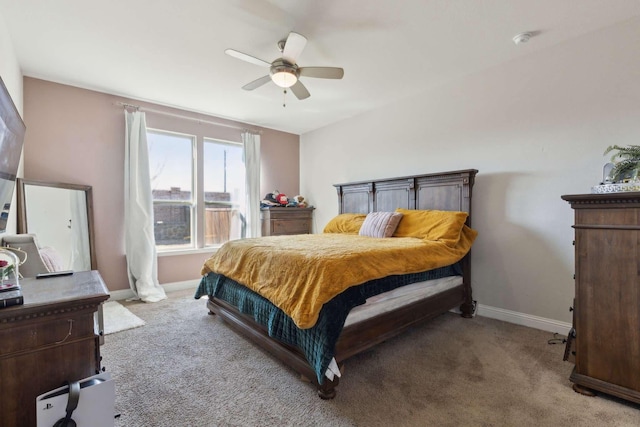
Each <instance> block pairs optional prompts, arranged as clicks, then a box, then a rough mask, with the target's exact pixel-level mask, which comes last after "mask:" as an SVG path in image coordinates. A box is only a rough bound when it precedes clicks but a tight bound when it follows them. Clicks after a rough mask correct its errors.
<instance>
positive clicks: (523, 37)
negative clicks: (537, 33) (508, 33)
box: [513, 33, 532, 45]
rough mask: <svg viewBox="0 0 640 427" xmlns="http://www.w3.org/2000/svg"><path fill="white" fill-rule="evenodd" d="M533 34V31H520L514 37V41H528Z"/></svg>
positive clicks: (517, 42)
mask: <svg viewBox="0 0 640 427" xmlns="http://www.w3.org/2000/svg"><path fill="white" fill-rule="evenodd" d="M531 36H532V34H531V33H520V34H518V35H516V36H515V37H514V38H513V42H514V43H515V44H517V45H518V44H520V43H526V42H528V41H529V39H530V38H531Z"/></svg>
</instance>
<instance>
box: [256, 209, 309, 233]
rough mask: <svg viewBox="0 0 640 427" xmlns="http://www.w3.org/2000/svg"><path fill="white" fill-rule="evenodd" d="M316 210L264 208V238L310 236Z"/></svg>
mask: <svg viewBox="0 0 640 427" xmlns="http://www.w3.org/2000/svg"><path fill="white" fill-rule="evenodd" d="M313 209H314V208H294V207H291V208H278V207H276V208H262V209H260V220H261V222H262V235H263V236H280V235H288V234H310V233H311V228H312V217H313Z"/></svg>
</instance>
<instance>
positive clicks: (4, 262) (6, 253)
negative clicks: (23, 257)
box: [0, 248, 20, 287]
mask: <svg viewBox="0 0 640 427" xmlns="http://www.w3.org/2000/svg"><path fill="white" fill-rule="evenodd" d="M19 266H20V259H19V258H18V256H17V255H16V254H15V253H13V252H12V251H10V250H9V249H4V248H0V279H1V280H0V284H1V285H2V287H10V286H13V285H18V284H19V277H20V273H19V271H18V269H19Z"/></svg>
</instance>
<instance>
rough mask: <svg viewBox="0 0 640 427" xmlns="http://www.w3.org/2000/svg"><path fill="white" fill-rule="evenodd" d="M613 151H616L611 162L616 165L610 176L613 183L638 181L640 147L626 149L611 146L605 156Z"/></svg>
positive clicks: (632, 146)
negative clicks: (630, 180)
mask: <svg viewBox="0 0 640 427" xmlns="http://www.w3.org/2000/svg"><path fill="white" fill-rule="evenodd" d="M612 151H616V153H615V154H614V155H613V156H611V162H613V164H614V166H613V169H612V170H611V174H610V177H611V179H612V181H613V182H623V181H626V180H629V179H637V178H638V172H639V171H640V145H629V146H626V147H620V146H619V145H610V146H609V147H607V149H606V150H605V152H604V155H607V154H609V153H610V152H612Z"/></svg>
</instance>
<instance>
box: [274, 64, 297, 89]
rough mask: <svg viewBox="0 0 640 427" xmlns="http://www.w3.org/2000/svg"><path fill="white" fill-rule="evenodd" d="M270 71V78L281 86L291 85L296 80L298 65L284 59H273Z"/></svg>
mask: <svg viewBox="0 0 640 427" xmlns="http://www.w3.org/2000/svg"><path fill="white" fill-rule="evenodd" d="M270 73H271V80H272V81H273V82H274V83H275V84H276V85H278V86H280V87H283V88H288V87H291V86H293V85H294V84H296V82H297V81H298V66H297V65H294V64H290V63H288V62H287V61H284V60H277V61H274V62H273V64H272V65H271V72H270Z"/></svg>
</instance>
